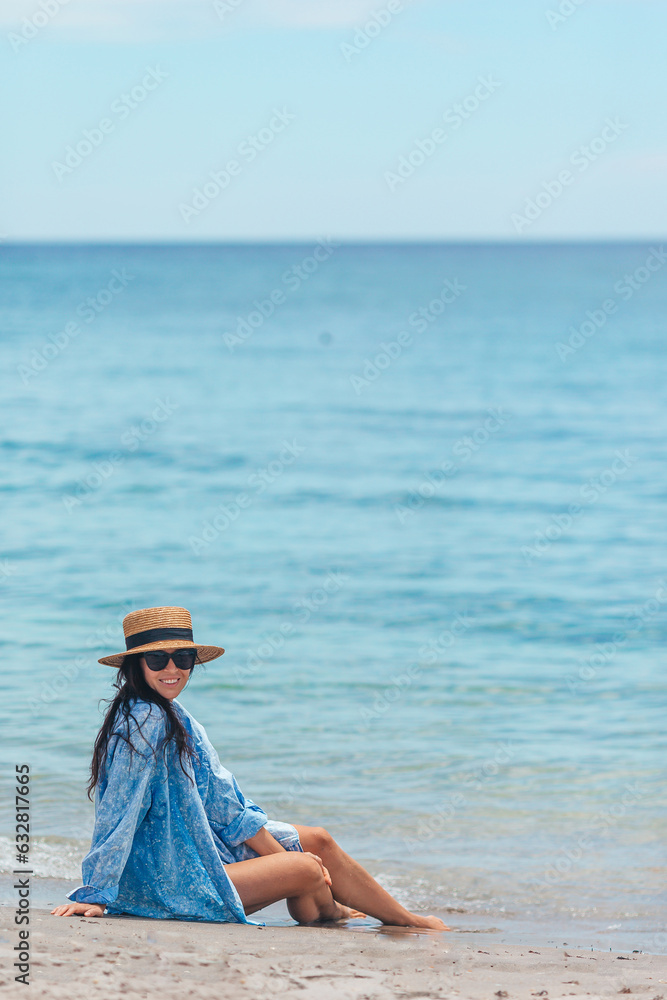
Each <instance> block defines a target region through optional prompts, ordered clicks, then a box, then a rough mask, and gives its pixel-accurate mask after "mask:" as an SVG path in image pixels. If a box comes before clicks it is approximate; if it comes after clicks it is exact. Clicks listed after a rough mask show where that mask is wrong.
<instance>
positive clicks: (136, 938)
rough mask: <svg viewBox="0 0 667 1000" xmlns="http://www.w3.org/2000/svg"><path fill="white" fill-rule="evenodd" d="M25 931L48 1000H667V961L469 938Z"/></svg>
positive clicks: (50, 919)
mask: <svg viewBox="0 0 667 1000" xmlns="http://www.w3.org/2000/svg"><path fill="white" fill-rule="evenodd" d="M0 921H1V925H2V931H1V938H2V967H1V969H0V986H2V988H3V994H4V995H5V996H16V997H24V996H25V995H26V993H25V987H24V986H23V985H21V984H20V983H15V982H14V971H13V970H12V963H13V961H14V958H13V955H12V949H13V947H14V945H15V944H16V943H17V941H18V933H17V931H18V928H17V927H15V925H14V923H13V911H12V910H11V909H10V908H9V907H2V908H0ZM30 931H31V934H30V947H31V962H30V965H31V970H30V984H31V985H30V993H31V996H35V997H44V998H49V1000H51V998H53V1000H60V998H63V1000H64V998H71V997H72V996H74V995H79V994H82V993H83V991H84V990H85V991H86V995H88V993H89V991H90V989H91V987H93V988H94V989H96V990H102V991H103V993H104V995H106V996H115V995H122V996H123V997H124V998H127V1000H134V998H137V1000H139V998H146V997H157V996H159V997H160V998H161V1000H171V998H174V1000H176V998H178V1000H182V997H183V987H184V986H185V987H186V988H187V994H188V996H190V997H195V998H197V1000H214V998H215V1000H219V997H220V996H223V995H224V997H225V998H227V1000H237V998H238V1000H242V998H243V1000H245V998H248V1000H250V998H252V1000H256V998H257V997H269V996H270V997H275V996H283V995H284V996H294V995H296V996H298V997H299V998H302V1000H328V998H331V1000H363V998H368V1000H371V998H372V1000H389V998H398V997H408V996H409V997H411V998H413V1000H419V998H422V997H423V998H432V997H442V998H446V997H461V998H464V1000H492V998H495V997H505V996H507V997H509V998H510V1000H511V998H523V997H526V998H528V997H534V996H547V995H548V998H549V1000H554V998H558V997H581V998H583V997H586V998H587V1000H595V998H605V1000H607V998H611V997H617V996H618V995H619V994H622V993H629V994H639V995H643V996H645V997H646V998H647V1000H649V998H650V1000H653V998H656V997H659V996H665V995H667V956H665V955H649V954H628V953H625V954H621V953H618V952H602V951H582V950H578V949H574V948H543V947H540V946H535V947H534V948H527V947H525V946H520V945H514V946H511V945H489V944H483V945H482V944H480V943H479V942H478V941H475V940H474V937H473V936H472V935H453V934H447V933H442V934H438V933H428V932H426V933H423V932H420V933H416V932H413V931H410V930H402V929H398V928H395V929H390V928H380V927H379V928H378V930H377V931H376V932H366V933H363V934H355V933H350V932H349V931H348V930H346V929H345V928H344V927H335V926H334V927H298V926H296V925H295V926H292V927H254V926H247V925H242V924H210V923H191V922H181V921H171V920H170V921H161V920H143V919H138V918H134V917H104V918H99V919H93V918H88V919H87V918H81V917H55V916H51V914H50V913H49V911H48V910H42V909H35V910H33V911H32V915H31V924H30ZM543 991H546V993H545V992H543Z"/></svg>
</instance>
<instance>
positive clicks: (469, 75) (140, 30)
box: [0, 0, 667, 242]
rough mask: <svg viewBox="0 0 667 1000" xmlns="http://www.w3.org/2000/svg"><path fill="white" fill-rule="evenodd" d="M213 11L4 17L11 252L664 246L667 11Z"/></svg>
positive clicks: (470, 6)
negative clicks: (255, 243) (209, 246)
mask: <svg viewBox="0 0 667 1000" xmlns="http://www.w3.org/2000/svg"><path fill="white" fill-rule="evenodd" d="M217 3H218V9H216V5H215V3H214V0H211V2H200V0H69V2H68V3H66V4H65V5H60V4H59V0H17V2H15V3H13V4H12V5H5V6H4V8H3V10H2V12H0V44H2V46H3V47H4V58H3V59H2V68H1V69H0V74H1V76H2V82H3V85H4V93H5V94H7V93H11V94H12V95H13V97H12V100H11V101H9V100H7V99H6V100H5V101H4V102H3V108H2V111H1V112H0V115H1V117H2V130H3V136H4V137H5V154H6V155H5V157H3V162H2V166H1V167H0V183H1V186H2V191H3V199H2V204H1V205H0V233H2V235H3V237H4V239H5V241H8V242H11V241H18V240H43V239H44V240H60V239H62V240H89V239H92V240H131V241H142V240H144V241H153V240H170V241H181V240H185V241H200V240H223V241H224V240H304V241H308V240H312V239H314V238H317V237H319V236H322V235H331V236H333V237H335V238H338V239H345V240H385V239H386V240H394V239H395V240H415V239H416V240H419V239H424V240H459V239H462V240H481V239H493V240H507V241H512V240H519V241H521V240H524V241H525V240H550V239H557V240H564V239H574V240H583V239H625V238H627V239H647V240H654V239H660V238H664V235H665V230H666V228H667V227H666V215H667V199H666V198H665V197H664V178H665V173H666V168H667V140H666V137H665V127H664V120H665V119H664V94H665V87H664V83H663V74H664V55H663V51H662V50H663V47H664V38H665V37H667V9H666V5H664V4H663V3H661V2H660V0H623V2H615V0H583V2H580V3H579V4H577V3H575V2H574V0H531V2H524V0H512V2H510V3H508V4H500V3H498V2H497V0H496V2H495V3H492V2H486V0H484V2H482V0H451V2H450V0H371V2H369V0H217ZM40 4H43V5H45V7H46V9H45V8H44V7H43V6H40ZM568 11H570V12H569V13H568ZM549 12H552V13H551V15H549ZM27 36H32V37H27ZM480 81H481V82H480ZM144 84H147V86H145V85H144ZM124 95H129V97H125V96H124ZM133 95H134V96H133ZM457 105H459V110H458V111H457V110H456V106H457ZM461 108H463V111H464V112H465V114H464V115H462V114H461V113H460V112H461ZM105 120H106V125H105V126H104V127H103V128H100V123H101V122H103V121H105ZM86 130H87V134H86ZM96 130H97V131H96ZM434 130H435V131H434ZM434 135H436V136H437V138H434V137H433V136H434ZM249 138H250V142H248V139H249ZM582 147H583V149H584V151H583V152H582ZM68 148H69V149H71V152H69V160H68V161H67V160H66V157H67V155H68ZM77 149H78V152H77ZM253 149H254V155H253V153H252V152H250V150H253ZM401 158H403V159H401ZM230 162H231V163H232V164H234V163H235V164H236V166H232V167H231V171H228V172H225V168H226V166H227V165H228V164H230ZM401 165H402V174H401V172H400V171H399V167H401ZM221 171H223V173H222V174H221V173H220V172H221ZM563 171H566V172H567V173H566V175H565V176H564V177H563V176H561V180H560V181H559V180H558V178H559V175H562V174H563ZM211 172H213V173H214V174H216V173H217V175H218V180H217V181H214V180H212V179H211V176H210V175H211ZM568 175H569V176H568ZM206 184H208V187H207V188H204V185H206ZM197 189H198V190H199V192H200V194H199V196H198V198H197V196H196V194H195V192H196V190H197ZM205 192H207V193H205ZM531 204H532V206H533V207H532V208H531V207H530V206H531ZM531 216H532V217H531Z"/></svg>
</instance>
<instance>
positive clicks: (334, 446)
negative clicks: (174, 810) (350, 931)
mask: <svg viewBox="0 0 667 1000" xmlns="http://www.w3.org/2000/svg"><path fill="white" fill-rule="evenodd" d="M0 264H1V279H0V280H1V286H2V306H1V309H0V316H1V330H2V336H1V339H0V351H1V352H2V362H3V363H2V380H3V391H2V395H1V402H0V406H1V407H2V418H3V419H2V428H3V430H2V460H3V474H2V479H1V482H0V490H1V492H2V511H3V528H4V531H3V536H4V540H3V544H2V550H1V551H0V596H1V598H2V606H3V612H4V613H3V616H2V633H3V639H4V642H5V650H4V663H5V670H3V672H2V679H1V683H2V699H1V704H0V726H1V731H2V734H3V737H2V760H1V768H0V772H1V773H0V785H1V787H2V792H3V812H2V816H1V820H0V834H1V835H2V837H1V838H0V861H1V862H2V871H4V872H5V873H9V872H10V871H11V870H12V867H13V865H14V852H13V850H12V843H13V841H12V837H13V816H12V813H11V812H10V811H9V809H8V808H4V807H5V806H6V805H7V803H8V802H9V801H10V799H9V796H10V795H13V792H12V788H13V783H12V777H13V771H14V766H15V764H21V763H24V762H27V763H29V764H30V767H31V773H32V823H31V826H32V836H33V852H32V861H33V865H34V868H35V871H36V872H37V875H38V878H37V881H36V886H37V892H38V895H39V892H41V897H40V898H41V899H42V900H43V901H44V902H50V901H54V902H59V901H62V898H63V893H64V891H65V889H66V888H67V887H68V886H73V885H76V884H80V872H79V867H80V861H81V857H82V856H83V854H84V853H85V851H86V849H87V846H88V843H89V839H90V834H91V831H92V825H93V809H92V806H91V804H90V803H89V802H88V800H87V799H86V796H85V784H86V780H87V772H88V766H89V761H90V754H91V748H92V743H93V740H94V738H95V735H96V732H97V729H98V727H99V724H100V719H101V714H100V713H101V710H102V708H103V704H102V702H101V701H100V699H104V698H107V697H109V695H110V694H111V692H112V680H113V677H114V673H113V671H112V670H111V669H110V668H108V667H104V666H100V665H99V664H97V662H96V661H97V658H98V657H99V656H103V655H105V654H108V653H112V652H116V651H120V650H121V649H122V648H123V640H122V628H121V620H122V618H123V615H124V614H125V613H126V612H127V611H128V610H131V609H133V608H140V607H149V606H154V605H169V604H178V605H183V606H185V607H187V608H189V609H190V611H191V612H192V615H193V619H194V626H195V637H196V638H197V639H198V640H199V641H202V642H211V643H214V644H220V645H222V646H224V647H225V649H226V653H225V655H224V656H223V657H221V658H220V659H218V660H215V661H213V662H212V663H210V664H208V665H207V666H206V668H205V669H203V670H201V671H195V674H194V677H193V679H192V682H191V684H190V686H189V687H188V688H187V689H186V691H185V692H184V694H183V695H182V696H181V701H182V703H183V704H184V705H185V706H186V707H187V708H188V709H189V710H190V711H191V712H192V713H193V714H194V715H195V717H196V718H197V719H199V721H200V722H202V723H203V724H204V726H205V727H206V729H207V731H208V734H209V736H210V737H211V739H212V741H213V743H214V744H215V745H216V747H217V749H218V752H219V754H220V758H221V760H222V761H223V763H224V764H225V765H226V766H227V767H229V768H230V770H232V771H233V772H234V774H235V775H236V777H237V779H238V781H239V783H240V785H241V787H242V789H243V790H244V791H245V792H246V794H248V795H249V796H250V797H251V798H253V799H254V800H255V801H256V802H258V803H259V804H260V805H261V806H262V807H263V808H264V809H266V811H267V812H268V813H269V815H270V816H272V817H274V818H277V819H284V820H286V821H288V822H297V823H312V824H321V825H325V826H326V827H328V828H329V829H330V830H331V831H332V833H333V834H334V836H336V837H337V839H338V840H339V841H340V842H341V844H342V845H343V846H344V847H345V848H346V849H347V850H348V851H349V852H350V853H352V854H353V855H354V856H356V857H358V858H359V859H360V860H361V861H362V862H363V863H365V864H366V865H367V867H368V868H369V869H370V870H371V872H372V873H373V874H374V875H375V876H376V877H377V878H378V879H379V880H380V881H382V883H383V884H385V885H386V886H387V888H389V889H390V891H393V892H394V893H395V894H396V895H397V896H398V897H399V898H400V899H401V900H402V901H404V902H405V903H406V904H407V905H409V906H411V907H413V908H418V909H420V910H422V911H424V912H427V913H438V914H440V915H442V916H443V917H444V918H445V919H446V921H447V922H448V923H449V924H450V925H451V926H452V927H453V928H455V929H456V930H457V931H466V932H468V931H475V932H477V933H478V934H479V935H480V937H479V940H480V941H481V940H483V939H486V938H487V936H488V939H495V940H505V941H520V940H528V941H533V942H535V943H544V944H547V943H555V944H559V945H560V944H562V943H563V942H568V943H569V944H571V945H573V946H580V947H583V946H588V945H589V944H590V945H592V946H594V947H602V948H609V947H613V948H624V949H642V950H645V951H655V952H665V951H667V924H666V921H665V898H664V892H663V894H662V896H661V891H663V888H664V884H665V875H666V874H667V863H666V855H665V834H666V832H667V831H666V823H665V813H666V808H665V794H664V788H665V751H666V749H667V740H666V738H665V717H666V707H667V703H666V695H667V681H666V679H665V675H666V671H665V640H666V638H667V614H666V612H667V565H666V563H665V542H666V541H667V538H666V536H667V517H666V504H665V501H666V499H667V478H666V475H665V450H664V448H665V434H666V431H667V419H666V408H665V385H666V384H667V355H666V352H665V316H666V315H667V282H666V278H667V266H665V264H667V255H666V254H665V251H664V248H663V247H662V246H660V245H657V244H638V243H636V244H619V245H613V244H591V245H581V244H579V245H530V244H523V245H508V246H503V245H471V244H466V245H424V246H421V245H410V246H406V245H396V246H393V245H363V246H352V245H350V246H341V245H339V244H337V243H336V242H335V241H332V240H330V239H327V238H324V237H323V239H322V240H321V241H320V242H319V243H316V242H313V243H312V244H308V245H305V244H304V245H296V244H295V245H281V246H252V245H243V246H121V245H114V246H101V245H95V246H72V245H69V246H34V247H33V246H20V247H16V246H14V247H11V246H7V245H5V246H2V247H0ZM6 883H7V879H5V882H4V883H3V885H5V888H4V889H3V893H4V895H5V896H6V897H7V901H13V893H12V892H11V890H10V889H8V888H7V887H6ZM40 887H41V888H40ZM271 919H272V920H277V921H283V920H284V921H287V920H289V918H288V916H287V911H286V909H285V908H284V906H283V909H280V907H279V906H278V907H277V908H274V910H272V916H271ZM362 928H363V925H362Z"/></svg>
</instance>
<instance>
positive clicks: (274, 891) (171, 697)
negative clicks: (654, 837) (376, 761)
mask: <svg viewBox="0 0 667 1000" xmlns="http://www.w3.org/2000/svg"><path fill="white" fill-rule="evenodd" d="M123 631H124V633H125V645H126V651H125V652H124V653H117V654H114V655H113V656H107V657H104V658H103V659H101V660H100V661H99V662H100V663H103V664H107V665H109V666H112V667H117V668H119V672H118V677H117V680H116V688H117V691H118V693H117V694H116V697H115V698H114V699H113V701H112V703H111V705H110V708H109V710H108V712H107V714H106V717H105V720H104V723H103V725H102V728H101V730H100V732H99V734H98V736H97V739H96V741H95V748H94V752H93V760H92V764H91V779H90V784H89V786H88V796H89V797H90V793H91V791H92V789H93V788H94V789H95V828H94V831H93V838H92V844H91V847H90V851H89V852H88V854H87V855H86V856H85V858H84V859H83V866H82V867H83V881H84V885H82V886H80V887H79V888H78V889H75V890H74V891H73V892H70V893H69V894H68V899H71V900H73V902H71V903H69V904H65V905H63V906H57V907H55V909H53V910H52V911H51V912H52V913H53V914H55V915H57V916H62V917H65V916H71V915H72V914H77V913H78V914H81V915H83V916H86V917H101V916H103V915H104V913H105V912H107V913H110V914H118V913H131V914H134V915H136V916H141V917H158V918H167V919H168V918H171V919H178V920H214V921H226V922H230V921H236V922H238V923H249V924H257V923H258V922H257V921H254V920H248V919H247V915H248V914H250V913H254V912H255V911H256V910H261V909H262V908H263V907H265V906H268V905H269V904H270V903H274V902H276V901H277V900H279V899H286V900H287V908H288V910H289V912H290V914H291V915H292V917H293V918H294V919H295V920H296V921H298V923H300V924H305V923H313V922H317V921H320V922H321V921H340V920H347V919H349V918H352V917H364V916H366V915H367V914H370V916H372V917H376V918H377V919H378V920H381V921H382V923H384V924H394V925H399V926H404V927H427V928H432V929H434V930H448V928H447V927H445V925H444V923H443V922H442V920H439V919H438V918H437V917H433V916H428V917H424V916H418V915H417V914H414V913H410V912H409V910H406V909H405V907H403V906H401V905H400V903H398V902H397V901H396V900H395V899H393V898H392V896H390V895H389V893H388V892H385V890H384V889H383V888H382V887H381V886H380V885H378V883H377V882H376V881H375V880H374V879H373V878H372V877H371V876H370V875H369V874H368V872H367V871H365V869H363V868H362V867H361V865H359V864H357V862H356V861H354V860H353V859H352V858H351V857H350V856H349V855H348V854H346V853H345V851H343V850H342V849H341V848H340V847H339V846H338V844H337V843H336V842H335V841H334V839H333V838H332V837H331V836H330V834H329V833H327V831H326V830H324V829H322V828H321V827H311V826H292V825H290V824H288V823H279V822H277V821H275V820H270V819H268V817H267V815H266V813H265V812H264V811H263V810H262V809H260V808H259V806H257V805H255V803H254V802H253V801H252V800H251V799H248V798H245V797H244V795H243V793H242V792H241V789H240V788H239V786H238V785H237V783H236V779H235V778H234V775H233V774H232V773H231V772H230V771H227V770H226V769H225V768H224V767H222V765H221V764H220V761H219V759H218V755H217V753H216V751H215V749H214V748H213V746H212V745H211V743H210V742H209V740H208V737H207V736H206V732H205V730H204V728H203V726H201V725H200V724H199V723H198V722H197V721H196V720H195V719H194V718H193V717H192V716H191V715H190V713H189V712H187V711H186V710H185V709H184V708H183V706H182V705H180V704H179V702H178V701H177V700H176V698H177V696H178V695H179V694H180V693H181V692H182V691H183V689H184V688H185V687H186V685H187V683H188V681H189V679H190V677H191V676H192V670H193V668H194V665H195V662H199V663H206V662H207V661H209V660H213V659H215V658H216V657H218V656H222V654H223V653H224V649H222V648H220V647H219V646H202V645H200V644H198V643H195V642H194V640H193V636H192V622H191V619H190V614H189V612H188V611H186V610H185V608H147V609H143V610H141V611H133V612H131V613H130V614H129V615H127V616H126V617H125V619H124V620H123ZM362 911H363V912H362Z"/></svg>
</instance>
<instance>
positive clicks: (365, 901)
mask: <svg viewBox="0 0 667 1000" xmlns="http://www.w3.org/2000/svg"><path fill="white" fill-rule="evenodd" d="M296 829H297V831H298V833H299V840H300V841H301V846H302V847H303V849H304V851H312V853H313V854H317V855H318V856H319V857H320V858H322V861H323V862H324V865H325V867H326V868H328V870H329V874H330V875H331V892H332V893H333V897H334V899H335V900H337V901H338V902H339V903H342V904H343V905H344V906H352V907H357V908H358V909H359V910H363V911H364V912H365V913H368V914H370V916H371V917H375V918H376V919H377V920H381V921H382V923H383V924H392V925H394V926H398V927H430V928H432V929H433V930H438V931H447V930H449V927H447V926H446V925H445V924H444V923H443V921H442V920H440V918H439V917H434V916H428V917H424V916H420V915H419V914H417V913H411V912H410V910H406V908H405V907H404V906H401V904H400V903H399V902H397V900H395V899H394V897H393V896H390V895H389V893H388V892H387V891H386V890H385V889H383V888H382V886H381V885H380V884H379V883H378V882H376V881H375V879H374V878H373V877H372V875H369V873H368V872H367V871H366V869H365V868H362V866H361V865H360V864H359V863H358V862H357V861H355V860H354V858H351V857H350V855H349V854H346V853H345V851H344V850H343V849H342V847H339V845H338V844H337V843H336V841H335V840H334V839H333V837H332V836H331V834H330V833H329V832H328V831H327V830H325V829H324V828H323V827H321V826H297V827H296Z"/></svg>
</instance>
